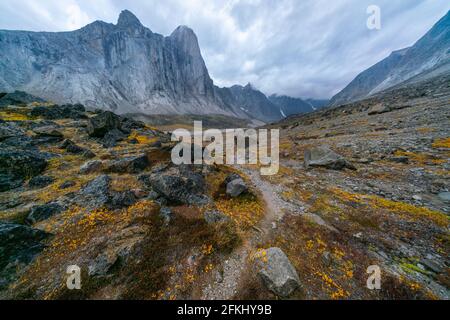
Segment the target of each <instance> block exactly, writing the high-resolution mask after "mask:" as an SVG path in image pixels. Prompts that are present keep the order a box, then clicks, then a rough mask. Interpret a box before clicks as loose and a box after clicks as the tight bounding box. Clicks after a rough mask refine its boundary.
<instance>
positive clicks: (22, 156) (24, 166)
mask: <svg viewBox="0 0 450 320" xmlns="http://www.w3.org/2000/svg"><path fill="white" fill-rule="evenodd" d="M46 166H47V161H46V160H45V158H44V157H43V156H42V155H41V154H40V153H38V152H34V151H25V150H20V149H15V148H1V149H0V175H2V177H3V179H5V177H8V179H9V180H11V179H12V180H16V181H23V180H25V179H27V178H31V177H34V176H36V175H38V174H40V173H41V172H42V171H44V170H45V168H46ZM1 188H2V189H0V192H1V191H6V190H9V187H8V186H7V184H4V185H3V186H2V187H1Z"/></svg>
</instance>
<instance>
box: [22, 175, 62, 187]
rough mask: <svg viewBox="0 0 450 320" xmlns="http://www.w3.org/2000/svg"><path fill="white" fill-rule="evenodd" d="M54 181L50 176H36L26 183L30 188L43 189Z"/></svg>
mask: <svg viewBox="0 0 450 320" xmlns="http://www.w3.org/2000/svg"><path fill="white" fill-rule="evenodd" d="M54 181H55V179H54V178H52V177H50V176H36V177H33V178H31V179H30V181H28V186H29V187H30V188H44V187H46V186H48V185H50V184H52V183H53V182H54Z"/></svg>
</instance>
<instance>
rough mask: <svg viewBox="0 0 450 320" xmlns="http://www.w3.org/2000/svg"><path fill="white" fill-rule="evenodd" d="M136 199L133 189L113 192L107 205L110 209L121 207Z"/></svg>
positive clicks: (130, 204)
mask: <svg viewBox="0 0 450 320" xmlns="http://www.w3.org/2000/svg"><path fill="white" fill-rule="evenodd" d="M136 201H137V199H136V196H135V194H134V192H133V191H124V192H114V193H112V196H111V201H110V203H109V204H108V206H109V207H110V208H112V209H121V208H126V207H129V206H132V205H133V204H135V203H136Z"/></svg>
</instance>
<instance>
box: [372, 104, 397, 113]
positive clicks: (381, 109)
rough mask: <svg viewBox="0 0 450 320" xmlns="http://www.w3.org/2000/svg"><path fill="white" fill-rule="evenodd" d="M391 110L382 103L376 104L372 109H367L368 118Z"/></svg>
mask: <svg viewBox="0 0 450 320" xmlns="http://www.w3.org/2000/svg"><path fill="white" fill-rule="evenodd" d="M391 110H392V109H391V108H390V107H389V106H387V105H385V104H383V103H378V104H376V105H374V106H373V107H371V108H370V109H369V112H368V114H369V116H373V115H376V114H382V113H386V112H390V111H391Z"/></svg>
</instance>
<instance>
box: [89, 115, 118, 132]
mask: <svg viewBox="0 0 450 320" xmlns="http://www.w3.org/2000/svg"><path fill="white" fill-rule="evenodd" d="M120 124H121V118H120V117H119V116H118V115H116V114H114V113H112V112H110V111H104V112H102V113H100V114H99V115H97V116H95V117H93V118H90V119H89V121H88V125H87V130H88V134H89V136H90V137H95V138H103V137H104V136H105V135H106V134H107V133H108V131H111V130H113V129H120Z"/></svg>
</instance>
